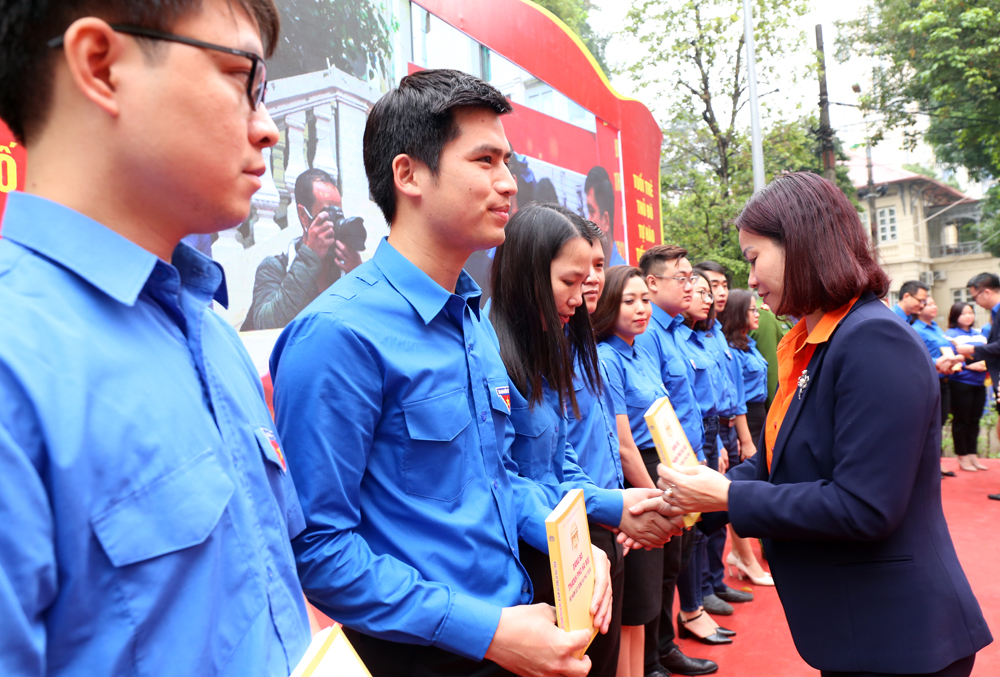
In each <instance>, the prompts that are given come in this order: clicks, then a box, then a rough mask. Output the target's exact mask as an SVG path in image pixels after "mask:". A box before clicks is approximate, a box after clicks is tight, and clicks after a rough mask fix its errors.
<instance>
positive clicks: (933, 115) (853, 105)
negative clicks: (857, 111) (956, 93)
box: [830, 101, 997, 124]
mask: <svg viewBox="0 0 1000 677" xmlns="http://www.w3.org/2000/svg"><path fill="white" fill-rule="evenodd" d="M830 103H831V104H832V105H834V106H846V107H848V108H862V109H865V110H872V111H877V112H879V113H884V114H886V115H888V114H889V113H890V111H887V110H885V109H884V108H866V107H865V106H862V105H860V104H856V103H841V102H839V101H831V102H830ZM941 107H942V106H938V108H941ZM935 110H936V109H935ZM911 115H926V116H927V117H931V118H942V119H945V120H965V121H966V122H982V123H984V124H996V122H997V121H996V120H984V119H983V118H969V117H965V116H962V115H941V114H938V113H931V112H929V111H925V110H917V111H913V112H912V113H911Z"/></svg>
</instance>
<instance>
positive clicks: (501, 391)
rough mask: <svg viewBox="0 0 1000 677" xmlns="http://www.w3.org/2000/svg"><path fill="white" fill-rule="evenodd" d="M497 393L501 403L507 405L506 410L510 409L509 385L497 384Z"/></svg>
mask: <svg viewBox="0 0 1000 677" xmlns="http://www.w3.org/2000/svg"><path fill="white" fill-rule="evenodd" d="M496 391H497V395H499V396H500V399H501V400H503V403H504V404H506V405H507V411H508V412H509V411H510V386H497V387H496Z"/></svg>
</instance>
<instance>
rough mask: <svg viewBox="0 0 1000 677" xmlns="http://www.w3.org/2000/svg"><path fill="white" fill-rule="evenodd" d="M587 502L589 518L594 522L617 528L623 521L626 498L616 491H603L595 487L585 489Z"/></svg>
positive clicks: (590, 486)
mask: <svg viewBox="0 0 1000 677" xmlns="http://www.w3.org/2000/svg"><path fill="white" fill-rule="evenodd" d="M583 496H584V498H585V499H586V501H587V517H588V518H589V519H590V520H591V521H592V522H597V523H598V524H606V525H608V526H609V527H617V526H618V525H619V524H621V521H622V510H623V509H624V507H625V497H624V496H623V495H622V492H620V491H618V490H616V489H601V488H599V487H596V486H594V485H589V486H585V487H584V488H583Z"/></svg>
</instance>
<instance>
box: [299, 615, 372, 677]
mask: <svg viewBox="0 0 1000 677" xmlns="http://www.w3.org/2000/svg"><path fill="white" fill-rule="evenodd" d="M291 677H372V673H370V672H368V668H366V667H365V664H364V663H362V662H361V657H360V656H358V652H357V651H355V650H354V647H353V646H351V642H350V641H349V640H348V639H347V637H346V636H345V635H344V630H343V628H341V627H340V625H331V626H330V627H328V628H325V629H323V630H320V631H319V632H317V633H316V634H315V635H313V638H312V642H311V643H310V644H309V648H308V649H306V654H305V656H303V657H302V660H301V661H299V664H298V666H296V668H295V670H294V671H293V672H292V674H291Z"/></svg>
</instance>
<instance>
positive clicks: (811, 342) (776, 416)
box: [764, 296, 859, 471]
mask: <svg viewBox="0 0 1000 677" xmlns="http://www.w3.org/2000/svg"><path fill="white" fill-rule="evenodd" d="M858 298H859V297H857V296H855V297H854V298H853V299H851V300H850V301H849V302H848V303H847V304H845V305H843V306H841V307H840V308H837V309H836V310H831V311H829V312H827V313H826V314H824V315H823V317H821V318H820V320H819V322H818V323H817V324H816V326H815V327H813V330H812V331H808V329H807V328H806V321H805V320H804V319H802V320H799V323H798V324H796V325H795V326H794V327H792V329H791V330H790V331H789V332H788V333H787V334H785V336H784V337H783V338H782V339H781V342H780V343H778V391H777V392H776V393H775V395H774V402H772V403H771V409H770V411H768V412H767V425H766V426H765V428H764V442H765V444H766V445H767V469H768V471H770V470H771V457H772V455H773V453H774V443H775V441H776V440H777V439H778V431H779V430H781V422H782V421H784V420H785V414H786V413H788V407H789V406H791V404H792V398H793V397H795V394H796V393H798V392H799V389H800V385H801V386H802V387H803V388H804V387H806V383H800V380H805V381H806V382H808V374H806V373H805V370H806V367H808V366H809V360H811V359H812V356H813V353H814V352H816V346H818V345H819V344H821V343H826V342H827V341H829V340H830V336H831V335H832V334H833V330H834V329H836V328H837V325H839V324H840V321H841V320H843V319H844V317H845V316H846V315H847V313H848V312H849V311H850V310H851V308H852V307H853V306H854V304H855V303H856V302H857V300H858Z"/></svg>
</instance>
